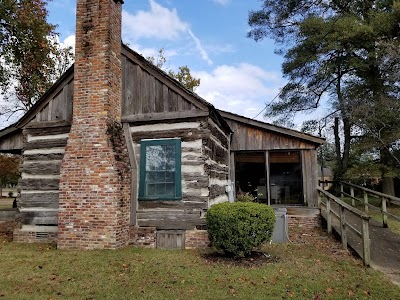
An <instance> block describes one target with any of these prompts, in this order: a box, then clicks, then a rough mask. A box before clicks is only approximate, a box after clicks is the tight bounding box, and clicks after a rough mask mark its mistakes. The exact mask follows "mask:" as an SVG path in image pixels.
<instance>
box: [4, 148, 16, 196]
mask: <svg viewBox="0 0 400 300" xmlns="http://www.w3.org/2000/svg"><path fill="white" fill-rule="evenodd" d="M18 168H19V158H18V157H17V156H7V155H0V197H1V195H2V194H3V187H4V185H6V184H17V182H18V178H19V171H18Z"/></svg>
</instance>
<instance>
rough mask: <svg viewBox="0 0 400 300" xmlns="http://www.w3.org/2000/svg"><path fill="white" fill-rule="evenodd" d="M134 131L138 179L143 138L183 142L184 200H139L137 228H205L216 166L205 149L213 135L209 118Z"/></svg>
mask: <svg viewBox="0 0 400 300" xmlns="http://www.w3.org/2000/svg"><path fill="white" fill-rule="evenodd" d="M130 130H131V133H132V141H133V144H134V147H133V148H134V153H135V164H136V165H137V166H138V167H137V172H138V174H137V178H139V172H140V141H141V140H142V139H149V138H151V139H166V138H180V139H181V141H182V144H181V147H182V148H181V150H182V153H181V158H182V167H181V175H182V200H179V201H172V200H166V201H138V203H137V204H138V209H137V225H138V226H143V227H156V228H157V229H194V228H196V227H198V226H202V225H204V223H205V222H204V218H203V217H204V211H205V210H206V209H207V208H208V201H209V199H210V192H211V186H210V182H211V181H210V178H209V174H210V168H209V166H210V165H211V164H214V161H212V160H210V158H209V150H206V146H205V141H208V140H210V139H211V136H212V134H211V130H210V128H209V122H208V121H207V118H201V119H193V120H190V121H184V122H182V121H181V122H178V121H176V122H175V123H159V124H150V125H136V126H135V125H131V128H130ZM215 164H217V163H215ZM136 190H137V189H136ZM136 198H137V197H136Z"/></svg>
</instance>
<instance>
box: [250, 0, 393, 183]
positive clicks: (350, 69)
mask: <svg viewBox="0 0 400 300" xmlns="http://www.w3.org/2000/svg"><path fill="white" fill-rule="evenodd" d="M249 24H250V26H251V28H252V29H251V31H250V32H249V37H251V38H254V39H255V40H256V41H259V40H261V39H263V38H265V37H270V38H273V39H274V40H275V41H276V42H277V44H278V45H279V47H280V48H279V49H278V52H279V53H281V54H282V55H284V58H285V60H284V63H283V65H282V69H283V73H284V75H285V76H286V77H287V78H288V79H289V83H288V84H287V85H286V86H284V87H283V89H282V91H281V94H280V100H279V101H277V102H275V103H273V104H272V105H270V106H269V107H268V109H267V112H266V116H268V117H282V116H284V118H287V117H288V116H294V114H295V113H297V112H300V111H310V110H314V109H316V108H317V107H319V106H320V104H321V101H322V99H323V98H324V97H329V103H330V105H331V107H330V108H328V109H329V110H328V111H326V114H327V115H328V116H329V119H327V118H325V120H324V121H325V123H327V122H328V123H331V124H330V125H333V126H330V127H332V128H334V130H333V135H334V140H335V153H336V168H335V169H336V170H337V172H336V175H338V176H343V175H344V174H345V172H346V170H347V169H348V168H349V167H351V157H350V156H351V151H352V148H353V147H354V146H357V147H358V148H359V149H361V148H363V149H364V152H366V153H368V152H369V153H370V152H375V155H376V156H377V157H379V164H380V165H381V169H382V173H385V172H386V173H387V174H388V173H389V172H390V166H391V165H393V164H395V165H396V166H397V167H398V166H399V165H400V160H399V159H397V158H396V157H395V156H394V155H393V153H394V151H395V150H396V147H395V143H396V142H397V140H398V137H399V136H400V119H399V118H398V115H399V114H400V104H399V101H398V99H399V98H400V85H399V84H398V83H399V81H400V78H399V76H400V71H399V70H400V56H399V55H398V53H399V51H400V1H399V0H394V1H386V0H377V1H358V0H353V1H313V0H305V1H292V0H264V1H262V7H261V9H260V10H258V11H253V12H250V14H249ZM335 118H336V119H337V120H335ZM307 125H308V127H309V128H310V127H312V126H313V125H315V124H311V123H309V124H307ZM330 134H332V132H330ZM383 177H385V176H384V175H383Z"/></svg>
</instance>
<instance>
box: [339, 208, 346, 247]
mask: <svg viewBox="0 0 400 300" xmlns="http://www.w3.org/2000/svg"><path fill="white" fill-rule="evenodd" d="M345 210H346V209H345V208H344V206H340V209H339V213H340V215H339V216H340V235H341V237H342V247H343V249H345V250H347V232H346V227H347V226H346V215H345Z"/></svg>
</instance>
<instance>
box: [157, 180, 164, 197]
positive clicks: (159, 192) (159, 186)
mask: <svg viewBox="0 0 400 300" xmlns="http://www.w3.org/2000/svg"><path fill="white" fill-rule="evenodd" d="M156 195H157V196H163V195H165V184H164V183H161V184H156Z"/></svg>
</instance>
